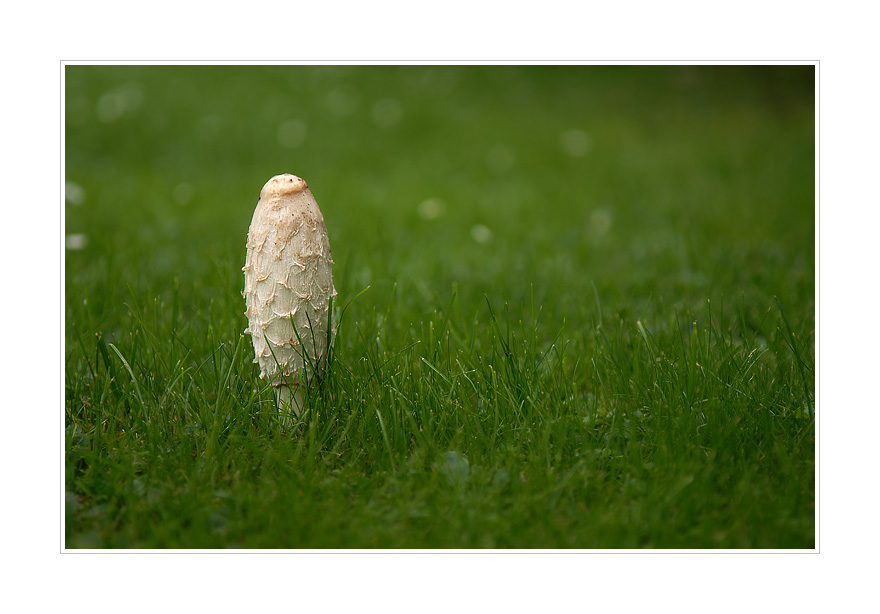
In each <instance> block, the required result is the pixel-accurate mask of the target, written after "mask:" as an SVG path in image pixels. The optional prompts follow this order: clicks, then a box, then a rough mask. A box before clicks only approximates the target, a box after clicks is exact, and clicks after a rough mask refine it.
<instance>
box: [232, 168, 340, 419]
mask: <svg viewBox="0 0 880 614" xmlns="http://www.w3.org/2000/svg"><path fill="white" fill-rule="evenodd" d="M332 263H333V260H332V259H331V257H330V242H329V240H328V239H327V227H326V226H325V224H324V216H323V215H321V210H320V209H319V208H318V203H316V202H315V197H314V196H312V193H311V191H310V190H309V186H308V185H307V184H306V182H305V181H303V180H302V179H300V178H299V177H297V176H295V175H289V174H284V175H277V176H275V177H272V178H271V179H270V180H269V181H267V182H266V185H264V186H263V190H262V191H261V192H260V201H259V202H258V203H257V208H256V210H255V211H254V217H253V220H251V227H250V231H249V232H248V239H247V259H246V260H245V265H244V268H243V269H242V270H243V271H244V292H243V293H242V295H243V296H244V298H245V303H246V305H247V311H245V315H246V316H247V317H248V328H247V330H245V332H246V333H249V334H250V335H251V338H252V339H253V342H254V354H255V358H254V362H255V363H258V364H259V365H260V377H261V378H265V379H268V381H269V383H270V384H271V385H272V386H273V387H274V388H275V390H276V391H277V400H278V409H279V410H280V411H281V412H282V413H287V414H289V412H290V411H291V410H293V411H294V412H295V413H296V415H297V416H298V415H299V414H300V411H301V410H302V407H303V401H302V395H301V393H300V390H299V387H300V383H301V382H303V381H307V382H308V381H313V378H314V376H315V375H316V372H317V371H320V369H321V368H323V366H324V364H325V363H326V357H327V348H328V343H330V342H331V341H332V336H333V335H334V334H335V332H336V331H335V328H336V325H335V323H334V322H333V315H332V313H331V312H330V299H331V298H332V297H334V296H336V290H335V288H334V287H333V277H332V274H331V270H330V267H331V265H332Z"/></svg>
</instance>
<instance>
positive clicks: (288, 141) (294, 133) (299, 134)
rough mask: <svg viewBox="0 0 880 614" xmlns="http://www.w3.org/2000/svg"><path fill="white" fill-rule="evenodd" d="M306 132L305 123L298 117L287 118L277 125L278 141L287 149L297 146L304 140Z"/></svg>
mask: <svg viewBox="0 0 880 614" xmlns="http://www.w3.org/2000/svg"><path fill="white" fill-rule="evenodd" d="M307 132H308V129H307V128H306V125H305V123H303V122H301V121H300V120H298V119H289V120H287V121H286V122H284V123H283V124H281V125H280V126H278V142H279V143H280V144H281V146H282V147H286V148H288V149H293V148H295V147H299V146H300V145H302V144H303V142H305V140H306V134H307Z"/></svg>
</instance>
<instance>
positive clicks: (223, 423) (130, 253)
mask: <svg viewBox="0 0 880 614" xmlns="http://www.w3.org/2000/svg"><path fill="white" fill-rule="evenodd" d="M65 79H66V81H65V90H66V93H65V97H66V98H65V101H66V127H65V137H66V141H65V142H66V158H65V162H66V180H67V181H68V182H69V185H68V193H69V196H70V198H69V200H68V203H67V205H66V208H65V225H66V233H67V234H68V237H71V236H73V235H85V237H86V238H87V243H86V245H85V246H84V247H82V248H78V249H74V248H77V247H79V246H78V245H77V243H76V241H74V242H73V243H71V242H70V241H68V245H69V247H71V249H68V250H67V251H66V258H65V306H64V308H65V330H66V334H65V350H64V352H65V353H64V355H65V388H66V393H65V407H64V433H65V437H64V441H65V444H64V445H65V458H66V465H65V475H64V489H65V514H66V522H65V535H64V542H65V546H66V547H67V548H227V547H233V548H814V547H815V545H816V542H815V399H814V391H815V366H814V365H815V350H814V346H815V341H814V337H815V318H814V313H815V268H814V262H815V222H814V197H815V195H814V185H815V184H814V173H815V169H814V159H815V135H814V105H813V92H814V71H813V68H812V67H751V68H740V67H702V68H694V67H673V68H664V67H654V68H626V67H525V68H523V67H491V68H487V67H362V68H351V67H198V68H191V67H148V66H136V67H133V66H128V67H126V66H116V67H90V66H68V67H67V68H66V69H65ZM280 172H293V173H296V174H298V175H300V176H303V177H305V178H306V179H307V181H308V182H309V185H310V187H311V188H312V191H313V192H314V193H315V196H316V198H317V200H318V203H319V204H320V205H321V207H322V209H323V212H324V216H325V219H326V221H327V226H328V229H329V233H330V241H331V246H332V248H333V255H334V258H335V261H336V265H335V266H334V280H335V282H336V287H337V289H338V291H339V297H338V298H339V304H338V305H337V308H336V312H337V315H338V317H339V318H340V320H339V329H338V334H337V337H336V343H335V347H334V353H333V356H332V359H331V360H330V364H329V371H328V373H327V374H326V376H325V377H324V378H323V379H322V381H321V382H320V383H319V385H318V386H316V387H315V388H314V389H313V390H312V391H310V393H309V398H308V403H309V406H310V410H309V412H307V414H306V415H304V416H303V419H302V421H301V422H300V423H299V424H298V425H296V427H294V428H291V429H287V430H285V429H284V428H283V427H282V426H281V425H279V423H278V421H277V419H276V416H275V412H274V401H273V397H272V391H271V390H270V389H269V388H268V387H267V386H266V385H265V383H264V382H262V381H261V380H260V379H259V373H258V369H257V367H256V365H254V364H253V363H252V358H253V349H252V347H251V345H250V338H249V337H246V336H243V335H242V331H243V330H244V328H245V327H246V320H245V317H244V315H243V312H244V301H243V299H242V298H241V295H240V291H241V288H242V287H243V276H242V273H241V266H242V265H243V262H244V242H245V235H246V233H247V228H248V224H249V222H250V217H251V215H252V213H253V207H254V205H255V204H256V200H257V197H258V195H259V190H260V188H261V187H262V184H263V183H264V182H265V181H266V180H267V179H268V178H269V177H270V176H272V175H274V174H277V173H280ZM70 182H72V184H73V185H70ZM81 243H82V241H81V240H80V245H81Z"/></svg>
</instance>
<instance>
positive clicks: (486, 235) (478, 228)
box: [471, 224, 492, 245]
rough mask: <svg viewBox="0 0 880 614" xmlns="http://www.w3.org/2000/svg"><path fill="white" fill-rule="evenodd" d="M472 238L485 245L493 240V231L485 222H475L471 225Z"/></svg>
mask: <svg viewBox="0 0 880 614" xmlns="http://www.w3.org/2000/svg"><path fill="white" fill-rule="evenodd" d="M471 238H472V239H473V240H474V241H476V242H477V243H480V244H481V245H485V244H486V243H488V242H489V241H491V240H492V231H491V230H490V229H489V227H488V226H484V225H483V224H474V225H473V226H472V227H471Z"/></svg>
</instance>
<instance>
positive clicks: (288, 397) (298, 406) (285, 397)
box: [275, 384, 304, 426]
mask: <svg viewBox="0 0 880 614" xmlns="http://www.w3.org/2000/svg"><path fill="white" fill-rule="evenodd" d="M275 391H276V393H277V394H276V395H275V396H276V399H277V400H278V413H279V414H280V415H281V423H282V424H283V425H284V426H290V425H291V424H292V423H293V420H294V417H296V418H299V415H300V414H301V413H302V410H303V407H304V405H303V398H302V393H301V392H300V391H299V384H294V385H293V386H276V387H275Z"/></svg>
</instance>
